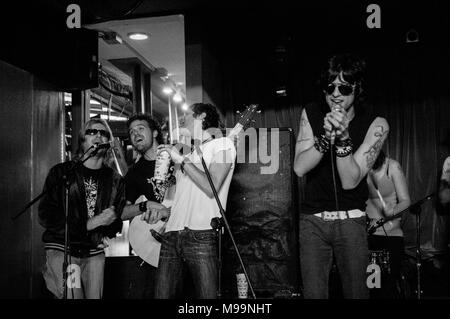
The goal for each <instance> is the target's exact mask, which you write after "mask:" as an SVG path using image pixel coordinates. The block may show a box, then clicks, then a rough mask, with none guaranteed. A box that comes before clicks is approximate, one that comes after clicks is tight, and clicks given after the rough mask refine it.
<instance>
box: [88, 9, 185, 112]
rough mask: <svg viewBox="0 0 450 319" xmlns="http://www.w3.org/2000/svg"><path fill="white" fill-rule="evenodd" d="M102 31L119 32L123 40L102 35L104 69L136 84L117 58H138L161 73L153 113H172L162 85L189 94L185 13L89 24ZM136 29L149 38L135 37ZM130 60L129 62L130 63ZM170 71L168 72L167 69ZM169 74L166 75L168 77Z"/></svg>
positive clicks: (154, 81)
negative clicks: (139, 38)
mask: <svg viewBox="0 0 450 319" xmlns="http://www.w3.org/2000/svg"><path fill="white" fill-rule="evenodd" d="M85 27H86V28H88V29H94V30H97V31H99V34H100V35H102V34H105V33H109V32H115V33H116V34H117V35H118V36H119V37H120V39H121V42H122V43H113V44H111V41H108V42H109V43H108V42H107V41H105V39H104V37H99V47H98V48H99V61H100V63H101V64H102V67H103V69H105V70H106V71H107V72H108V73H111V74H113V75H114V76H115V77H116V78H117V79H119V80H120V82H121V83H122V84H124V85H128V86H132V77H131V74H129V72H127V71H126V69H127V68H124V67H120V68H119V67H118V63H115V61H116V60H119V59H125V60H121V61H127V59H128V61H132V60H136V59H138V60H139V61H140V62H141V63H142V64H143V65H144V66H145V68H146V69H147V70H149V71H153V72H155V73H156V74H159V75H160V76H158V78H157V79H152V108H153V112H157V113H160V114H162V115H164V116H165V115H167V114H168V107H167V105H168V103H167V99H166V97H165V95H164V94H163V93H162V88H163V87H164V86H166V85H169V86H171V87H172V88H174V89H176V90H178V91H179V92H180V94H181V96H182V97H183V98H185V96H186V75H185V73H186V72H185V70H186V67H185V34H184V17H183V15H180V14H177V15H170V16H163V17H150V18H139V19H129V20H116V21H107V22H102V23H97V24H90V25H85ZM132 32H144V33H146V34H148V35H149V37H148V39H146V40H141V41H137V40H132V39H130V38H129V37H128V34H129V33H132ZM126 63H127V62H126ZM128 63H131V62H128ZM166 71H167V72H166ZM165 75H166V76H165Z"/></svg>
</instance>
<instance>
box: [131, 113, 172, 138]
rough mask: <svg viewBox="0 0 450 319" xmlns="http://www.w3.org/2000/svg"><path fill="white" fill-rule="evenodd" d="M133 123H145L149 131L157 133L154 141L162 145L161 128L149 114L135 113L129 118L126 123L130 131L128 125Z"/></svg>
mask: <svg viewBox="0 0 450 319" xmlns="http://www.w3.org/2000/svg"><path fill="white" fill-rule="evenodd" d="M134 121H145V122H147V124H148V127H149V128H150V130H152V131H157V132H158V135H157V136H156V141H157V142H158V144H163V136H162V133H161V126H160V125H159V124H158V122H157V121H156V120H155V119H154V118H153V117H152V116H151V115H150V114H147V113H135V114H133V115H131V117H130V118H129V119H128V121H127V127H128V129H130V125H131V123H133V122H134Z"/></svg>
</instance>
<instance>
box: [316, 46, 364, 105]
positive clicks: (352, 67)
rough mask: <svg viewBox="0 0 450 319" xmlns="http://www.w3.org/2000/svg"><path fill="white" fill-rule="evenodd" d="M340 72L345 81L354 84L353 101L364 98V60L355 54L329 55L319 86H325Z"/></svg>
mask: <svg viewBox="0 0 450 319" xmlns="http://www.w3.org/2000/svg"><path fill="white" fill-rule="evenodd" d="M341 72H342V75H343V77H344V79H345V81H347V82H348V83H350V84H352V85H355V102H357V103H358V104H360V103H362V102H363V101H364V100H365V98H366V96H365V90H364V85H365V73H366V62H365V61H364V60H363V59H362V58H360V57H357V56H355V55H352V54H337V55H333V56H332V57H330V58H329V59H328V61H327V63H326V65H325V66H324V68H323V69H322V72H321V75H320V79H319V87H320V88H321V89H323V88H325V87H326V86H327V85H328V84H329V83H331V82H333V81H334V79H336V77H337V76H338V75H339V74H340V73H341Z"/></svg>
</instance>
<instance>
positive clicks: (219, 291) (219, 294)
mask: <svg viewBox="0 0 450 319" xmlns="http://www.w3.org/2000/svg"><path fill="white" fill-rule="evenodd" d="M197 153H198V155H199V156H200V158H201V160H202V165H203V169H204V170H205V174H206V177H207V178H208V181H209V185H210V186H211V190H212V192H213V194H214V198H215V199H216V202H217V205H218V206H219V210H220V215H221V219H222V220H223V225H225V228H226V229H227V231H228V234H229V235H230V239H231V242H232V243H233V247H234V250H235V251H236V255H237V256H238V259H239V262H240V264H241V267H242V270H243V272H244V274H245V278H246V279H247V282H248V286H249V288H250V292H251V294H252V297H253V299H256V295H255V292H254V290H253V286H252V283H251V281H250V278H249V277H248V274H247V270H246V269H245V265H244V262H243V261H242V258H241V254H240V253H239V249H238V247H237V245H236V242H235V241H234V236H233V234H232V233H231V229H230V225H229V224H228V220H227V218H226V216H225V210H224V209H223V207H222V204H221V203H220V199H219V196H218V195H217V190H216V188H215V186H214V183H213V181H212V179H211V174H210V173H209V170H208V167H207V166H206V163H205V160H204V159H203V154H202V153H201V150H200V147H197ZM221 224H222V223H220V221H217V219H216V218H213V219H212V220H211V227H213V228H216V229H217V231H218V233H219V240H218V242H219V249H218V267H217V272H218V287H217V298H219V299H220V298H221V297H222V287H221V280H222V275H221V272H222V240H221V235H222V227H221V226H222V225H221Z"/></svg>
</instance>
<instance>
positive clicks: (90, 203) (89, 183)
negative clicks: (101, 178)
mask: <svg viewBox="0 0 450 319" xmlns="http://www.w3.org/2000/svg"><path fill="white" fill-rule="evenodd" d="M97 187H98V184H97V180H95V179H93V178H92V177H89V178H85V179H84V189H85V193H86V206H87V211H88V217H89V218H92V217H94V214H95V204H96V202H97Z"/></svg>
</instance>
